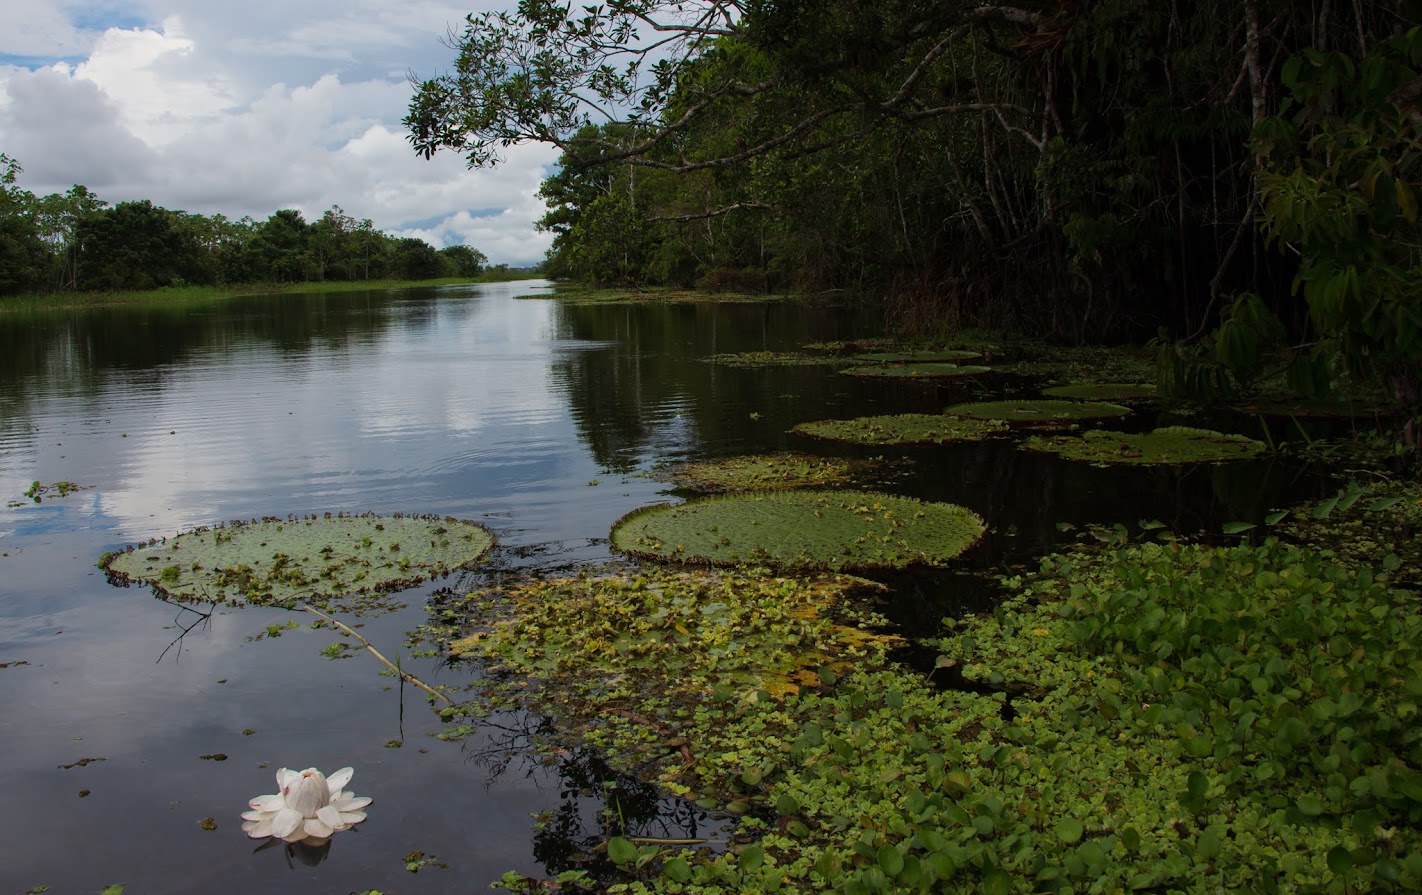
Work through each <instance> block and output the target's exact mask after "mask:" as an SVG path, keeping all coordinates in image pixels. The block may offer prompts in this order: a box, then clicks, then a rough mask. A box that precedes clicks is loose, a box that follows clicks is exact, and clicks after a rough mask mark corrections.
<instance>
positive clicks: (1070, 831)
mask: <svg viewBox="0 0 1422 895" xmlns="http://www.w3.org/2000/svg"><path fill="white" fill-rule="evenodd" d="M1085 832H1086V828H1085V827H1083V826H1082V824H1081V821H1079V820H1077V819H1076V818H1074V817H1063V818H1062V819H1061V820H1059V821H1057V838H1058V839H1060V840H1061V841H1063V842H1065V843H1067V844H1068V845H1075V844H1076V843H1078V842H1080V841H1081V837H1082V834H1083V833H1085Z"/></svg>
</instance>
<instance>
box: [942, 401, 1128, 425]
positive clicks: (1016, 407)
mask: <svg viewBox="0 0 1422 895" xmlns="http://www.w3.org/2000/svg"><path fill="white" fill-rule="evenodd" d="M943 412H944V413H947V414H952V415H955V416H967V417H972V418H974V419H984V420H1004V421H1006V422H1009V423H1063V422H1071V421H1073V420H1089V419H1104V418H1108V417H1113V416H1125V415H1126V414H1128V413H1130V412H1131V409H1130V408H1129V407H1122V406H1121V405H1120V404H1109V403H1106V402H1105V401H1054V400H1050V399H1046V398H1042V399H1035V400H1023V401H974V402H971V403H968V404H954V405H953V406H951V407H948V408H946V409H944V411H943Z"/></svg>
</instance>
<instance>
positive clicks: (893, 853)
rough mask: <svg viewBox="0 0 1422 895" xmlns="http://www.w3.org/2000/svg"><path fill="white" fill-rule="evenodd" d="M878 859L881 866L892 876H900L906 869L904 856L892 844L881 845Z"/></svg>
mask: <svg viewBox="0 0 1422 895" xmlns="http://www.w3.org/2000/svg"><path fill="white" fill-rule="evenodd" d="M878 861H879V868H880V869H881V870H883V871H884V872H885V873H886V874H888V875H889V876H890V877H891V878H892V877H895V876H898V875H899V873H900V872H901V871H902V870H903V869H904V856H903V855H901V854H899V850H898V849H896V848H894V847H893V846H892V845H881V846H879V854H878Z"/></svg>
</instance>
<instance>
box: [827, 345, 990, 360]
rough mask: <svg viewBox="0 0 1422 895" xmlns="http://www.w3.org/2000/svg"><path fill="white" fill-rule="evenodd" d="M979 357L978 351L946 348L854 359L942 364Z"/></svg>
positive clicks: (891, 352) (876, 354) (884, 353)
mask: <svg viewBox="0 0 1422 895" xmlns="http://www.w3.org/2000/svg"><path fill="white" fill-rule="evenodd" d="M979 357H982V354H981V353H980V352H977V351H967V350H964V349H958V348H944V349H939V350H933V349H925V350H923V351H874V352H870V353H868V354H859V355H855V357H854V358H853V359H854V360H860V361H866V360H867V361H873V362H874V363H878V364H891V363H942V362H944V361H960V360H975V359H977V358H979Z"/></svg>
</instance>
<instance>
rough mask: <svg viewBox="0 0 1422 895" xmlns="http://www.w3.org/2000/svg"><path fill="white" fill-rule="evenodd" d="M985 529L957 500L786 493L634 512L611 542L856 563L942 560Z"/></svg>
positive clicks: (625, 547)
mask: <svg viewBox="0 0 1422 895" xmlns="http://www.w3.org/2000/svg"><path fill="white" fill-rule="evenodd" d="M984 530H985V526H984V525H983V521H982V519H980V518H979V517H978V516H977V515H976V514H974V513H973V512H972V511H970V510H967V509H964V508H963V507H960V506H955V505H953V504H946V503H925V502H922V501H917V500H913V499H911V498H906V497H896V496H893V495H890V494H878V493H874V492H854V491H787V492H768V493H758V494H743V495H732V496H727V497H713V498H709V499H706V500H698V501H693V502H691V503H684V504H678V505H667V504H662V505H658V506H652V507H644V508H642V509H640V510H634V511H633V512H631V513H629V514H627V515H626V516H623V517H622V518H621V519H620V520H618V522H617V524H616V525H614V526H613V529H612V545H613V546H614V547H615V548H617V549H618V550H622V551H623V552H626V553H630V554H632V555H634V556H641V557H645V558H648V559H658V560H664V561H670V562H682V563H700V564H707V565H735V564H739V563H759V564H763V565H767V566H772V567H778V568H794V569H834V570H837V571H850V570H868V569H887V568H905V567H908V566H914V565H941V564H944V563H946V562H948V561H949V560H951V559H952V558H953V557H955V556H957V555H958V554H960V553H962V552H963V551H965V550H967V549H968V548H969V547H971V546H972V545H973V544H974V543H976V542H977V540H978V538H980V537H981V536H982V534H983V532H984Z"/></svg>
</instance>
